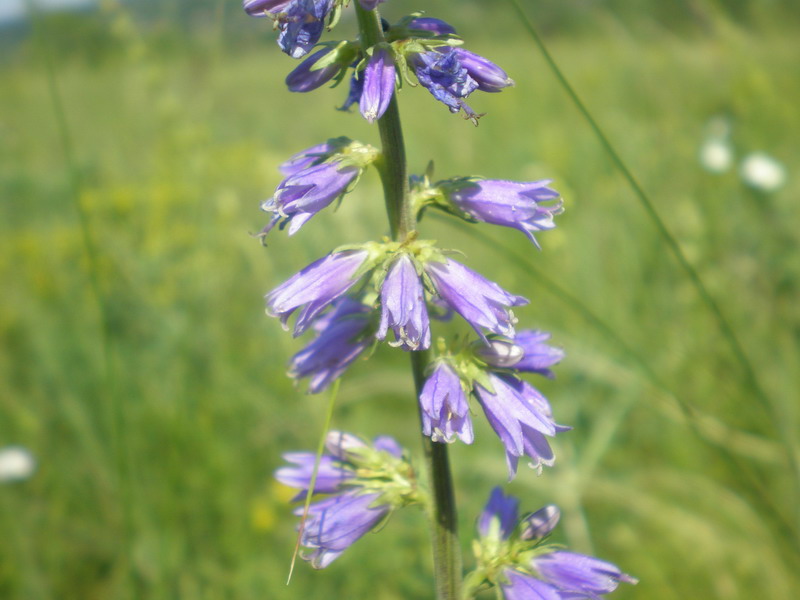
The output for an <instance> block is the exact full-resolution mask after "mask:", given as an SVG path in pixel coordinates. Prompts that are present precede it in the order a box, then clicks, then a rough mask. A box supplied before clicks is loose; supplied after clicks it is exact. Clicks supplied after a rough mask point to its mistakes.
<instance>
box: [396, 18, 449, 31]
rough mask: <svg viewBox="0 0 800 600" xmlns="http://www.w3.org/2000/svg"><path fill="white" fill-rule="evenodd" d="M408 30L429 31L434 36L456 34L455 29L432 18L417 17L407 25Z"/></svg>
mask: <svg viewBox="0 0 800 600" xmlns="http://www.w3.org/2000/svg"><path fill="white" fill-rule="evenodd" d="M407 27H408V29H420V30H422V31H430V32H431V33H433V34H435V35H449V34H454V33H455V32H456V28H455V27H453V26H452V25H450V23H446V22H445V21H442V20H441V19H435V18H433V17H417V18H416V19H412V20H411V21H410V22H409V23H408V26H407Z"/></svg>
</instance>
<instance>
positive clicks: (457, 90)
mask: <svg viewBox="0 0 800 600" xmlns="http://www.w3.org/2000/svg"><path fill="white" fill-rule="evenodd" d="M411 64H412V66H413V67H414V72H415V74H416V76H417V79H418V80H419V82H420V84H421V85H422V86H423V87H424V88H425V89H427V90H428V91H429V92H430V93H431V94H432V95H433V97H434V98H436V99H437V100H438V101H439V102H441V103H443V104H444V105H445V106H447V108H449V109H450V112H452V113H457V112H459V111H461V110H463V111H464V113H465V115H466V116H467V118H470V119H477V118H478V115H477V114H476V113H475V111H473V110H472V109H471V108H470V107H469V105H468V104H467V103H466V102H465V101H464V98H466V97H467V96H469V95H470V94H471V93H472V92H474V91H475V90H476V89H478V82H477V81H475V80H474V79H473V78H472V77H470V75H469V72H468V71H467V69H466V68H465V67H464V66H463V65H462V64H461V61H460V60H459V59H458V55H457V54H456V53H454V52H453V51H452V48H444V49H442V50H430V51H427V52H421V53H419V54H415V55H414V56H413V59H412V62H411Z"/></svg>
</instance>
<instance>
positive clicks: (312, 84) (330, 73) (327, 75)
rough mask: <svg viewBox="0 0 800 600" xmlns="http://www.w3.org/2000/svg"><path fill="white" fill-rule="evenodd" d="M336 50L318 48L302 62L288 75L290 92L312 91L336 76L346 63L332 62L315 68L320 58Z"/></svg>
mask: <svg viewBox="0 0 800 600" xmlns="http://www.w3.org/2000/svg"><path fill="white" fill-rule="evenodd" d="M333 51H334V48H323V49H322V50H317V51H316V52H314V54H312V55H311V56H309V57H308V58H306V59H305V60H304V61H303V62H301V63H300V64H299V65H298V66H297V67H296V68H295V69H294V70H293V71H292V72H291V73H289V74H288V75H287V76H286V87H288V88H289V91H290V92H310V91H312V90H315V89H317V88H318V87H321V86H323V85H325V84H326V83H328V82H329V81H330V80H331V79H333V78H334V77H336V76H337V75H338V74H339V71H341V70H342V69H343V68H345V67H346V65H342V64H341V63H339V62H335V61H334V62H331V63H329V64H327V65H325V66H324V67H319V68H314V67H315V66H316V65H317V63H318V62H320V60H322V59H323V58H325V57H326V56H327V55H328V54H330V53H331V52H333Z"/></svg>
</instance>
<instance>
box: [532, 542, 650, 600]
mask: <svg viewBox="0 0 800 600" xmlns="http://www.w3.org/2000/svg"><path fill="white" fill-rule="evenodd" d="M532 566H533V568H534V569H535V570H536V572H537V573H538V574H539V576H540V577H541V578H542V579H544V580H545V581H546V582H547V583H549V584H550V585H552V586H553V587H555V588H557V589H558V590H559V592H560V593H561V594H562V597H571V598H583V597H585V598H597V597H598V596H599V595H601V594H608V593H611V592H613V591H614V590H615V589H617V586H619V584H620V582H625V583H631V584H635V583H636V582H637V580H636V579H635V578H634V577H631V576H630V575H627V574H625V573H623V572H622V571H621V570H620V569H619V568H618V567H617V566H615V565H613V564H611V563H609V562H606V561H604V560H600V559H599V558H594V557H592V556H586V555H585V554H577V553H575V552H566V551H563V550H558V551H556V552H550V553H547V554H541V555H539V556H536V557H535V558H534V559H533V561H532Z"/></svg>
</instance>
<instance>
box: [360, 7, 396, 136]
mask: <svg viewBox="0 0 800 600" xmlns="http://www.w3.org/2000/svg"><path fill="white" fill-rule="evenodd" d="M362 4H364V2H362ZM373 8H374V7H373ZM395 79H396V75H395V67H394V59H393V58H392V54H391V51H390V50H387V49H386V48H384V47H376V48H375V50H374V52H373V53H372V56H371V57H370V58H369V61H367V66H366V67H365V69H364V85H363V91H362V93H361V98H360V99H359V109H360V110H361V114H362V116H363V117H364V118H365V119H366V120H367V121H369V122H370V123H374V122H375V120H377V119H380V118H381V117H382V116H383V113H385V112H386V109H387V108H388V107H389V102H391V100H392V96H393V95H394V86H395Z"/></svg>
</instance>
